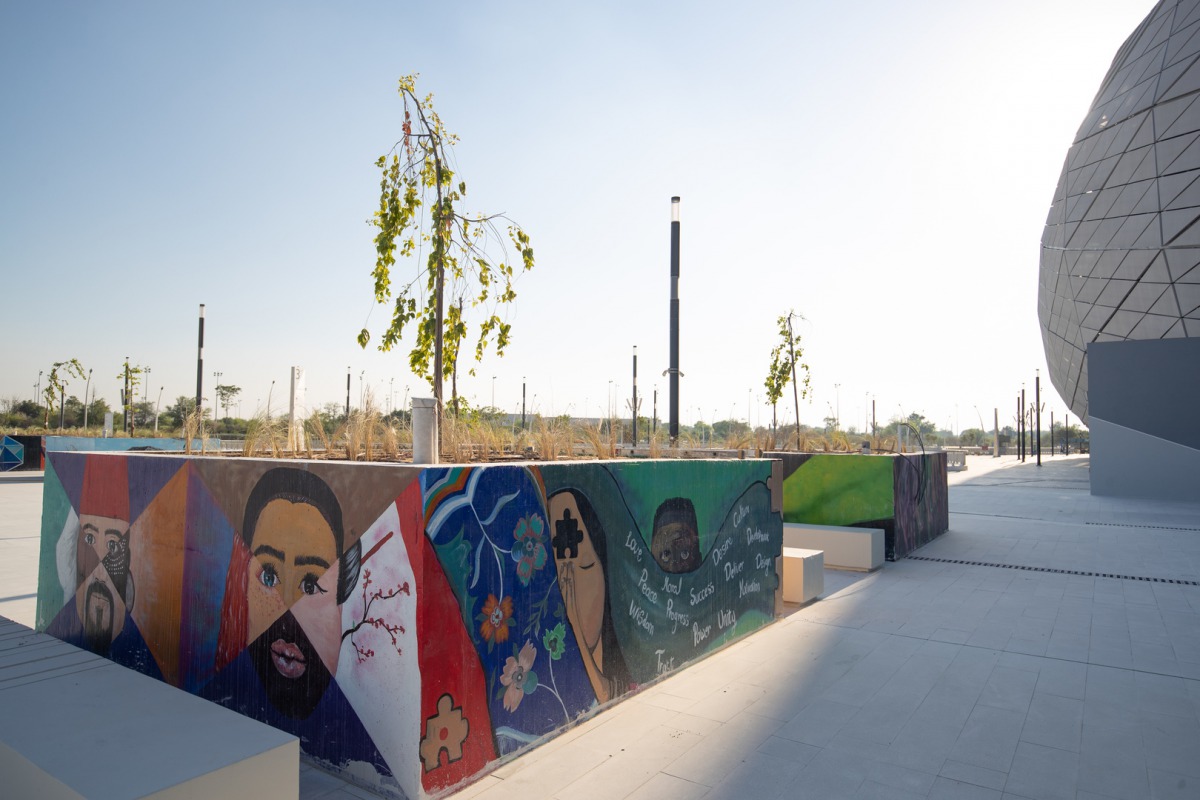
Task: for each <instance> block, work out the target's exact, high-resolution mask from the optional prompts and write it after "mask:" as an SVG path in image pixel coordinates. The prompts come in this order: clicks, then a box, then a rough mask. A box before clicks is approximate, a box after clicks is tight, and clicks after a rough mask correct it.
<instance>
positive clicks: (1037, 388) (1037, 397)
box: [1033, 369, 1042, 467]
mask: <svg viewBox="0 0 1200 800" xmlns="http://www.w3.org/2000/svg"><path fill="white" fill-rule="evenodd" d="M1033 375H1034V377H1033V403H1034V409H1035V410H1036V412H1035V413H1036V414H1037V425H1036V427H1035V430H1037V465H1038V466H1039V467H1040V466H1041V465H1042V371H1041V370H1040V369H1036V370H1034V371H1033Z"/></svg>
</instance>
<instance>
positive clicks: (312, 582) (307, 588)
mask: <svg viewBox="0 0 1200 800" xmlns="http://www.w3.org/2000/svg"><path fill="white" fill-rule="evenodd" d="M300 591H302V592H304V593H305V594H325V590H324V589H322V588H321V586H320V585H319V584H318V583H317V576H316V575H305V576H304V580H302V581H300Z"/></svg>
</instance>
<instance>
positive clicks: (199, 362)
mask: <svg viewBox="0 0 1200 800" xmlns="http://www.w3.org/2000/svg"><path fill="white" fill-rule="evenodd" d="M203 394H204V303H201V304H200V344H199V350H198V351H197V353H196V411H197V413H199V411H200V403H201V402H202V401H201V399H200V398H201V396H202V395H203ZM203 418H204V417H203V415H201V419H203Z"/></svg>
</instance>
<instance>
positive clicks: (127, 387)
mask: <svg viewBox="0 0 1200 800" xmlns="http://www.w3.org/2000/svg"><path fill="white" fill-rule="evenodd" d="M132 391H133V388H132V387H131V386H130V382H129V356H125V390H124V391H122V392H121V404H122V405H123V406H124V407H125V410H124V417H125V425H124V428H125V433H127V434H128V433H132V431H133V429H132V428H131V427H130V423H131V422H132V420H131V419H130V417H131V416H132V415H131V414H130V413H129V409H130V403H131V402H132V401H131V400H130V399H129V393H130V392H132Z"/></svg>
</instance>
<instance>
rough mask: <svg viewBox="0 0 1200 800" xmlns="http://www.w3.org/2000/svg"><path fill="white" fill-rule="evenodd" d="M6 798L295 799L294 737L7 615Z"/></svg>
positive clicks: (2, 785)
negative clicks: (60, 639) (46, 633)
mask: <svg viewBox="0 0 1200 800" xmlns="http://www.w3.org/2000/svg"><path fill="white" fill-rule="evenodd" d="M0 775H2V776H3V778H0V795H3V796H4V797H46V798H79V797H113V798H120V797H131V798H132V797H151V798H163V799H165V798H171V800H184V799H190V798H202V797H253V798H256V800H257V799H258V798H268V797H269V798H285V797H286V798H291V800H295V798H296V796H297V795H298V794H299V792H300V743H299V741H298V740H297V739H296V737H294V736H291V735H289V734H286V733H284V732H282V731H278V730H275V729H274V728H271V727H269V726H267V725H263V724H262V723H260V722H256V721H254V720H252V719H250V718H249V717H243V716H242V715H241V714H237V713H235V712H233V711H230V710H228V709H225V708H222V707H221V706H218V705H216V704H215V703H210V702H208V701H207V700H201V699H200V698H199V697H194V696H192V695H190V694H188V693H187V692H183V691H180V690H179V689H175V688H174V687H171V686H168V685H167V684H165V683H162V682H161V681H157V680H155V679H154V678H150V677H147V676H145V675H142V674H140V673H137V672H134V671H132V670H129V669H126V668H124V667H122V666H119V665H117V664H114V663H113V662H111V661H109V660H107V659H104V658H100V657H99V656H97V655H94V654H92V653H89V652H86V651H84V650H80V649H79V648H77V647H72V646H71V645H69V644H67V643H65V642H62V641H59V640H58V639H55V638H53V637H51V636H47V635H45V634H41V633H34V632H33V631H31V630H29V628H26V627H25V626H24V625H19V624H17V623H15V622H12V621H11V620H8V619H5V618H4V617H0Z"/></svg>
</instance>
